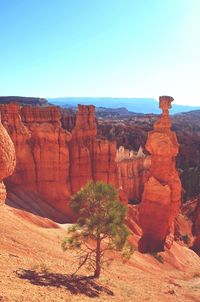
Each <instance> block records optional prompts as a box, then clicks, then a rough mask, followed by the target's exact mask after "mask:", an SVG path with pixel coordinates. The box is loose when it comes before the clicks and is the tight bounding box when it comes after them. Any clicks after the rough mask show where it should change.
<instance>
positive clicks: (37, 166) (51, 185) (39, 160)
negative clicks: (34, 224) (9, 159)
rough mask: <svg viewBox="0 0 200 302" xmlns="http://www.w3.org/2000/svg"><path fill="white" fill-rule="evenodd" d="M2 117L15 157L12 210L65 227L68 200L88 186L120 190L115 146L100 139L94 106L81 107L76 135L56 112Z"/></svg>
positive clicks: (34, 110) (30, 110) (16, 111)
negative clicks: (89, 183) (98, 182)
mask: <svg viewBox="0 0 200 302" xmlns="http://www.w3.org/2000/svg"><path fill="white" fill-rule="evenodd" d="M0 111H1V115H2V123H3V125H4V126H5V127H6V129H7V131H8V133H9V134H10V137H11V139H12V141H13V143H14V146H15V150H16V156H17V166H16V169H15V172H14V173H13V175H12V176H10V177H9V178H8V179H7V180H6V185H7V188H8V192H9V194H8V195H9V196H8V202H9V204H10V205H12V206H16V207H20V208H23V209H25V210H28V211H31V212H33V213H35V214H40V215H42V216H45V217H46V216H47V217H49V218H51V219H53V220H56V221H58V222H67V221H72V220H73V214H72V211H71V209H70V207H69V201H70V197H71V195H72V194H73V193H75V192H77V191H78V190H79V189H80V188H81V187H82V186H83V185H85V184H86V183H87V181H89V180H95V181H96V180H102V181H104V182H107V183H112V184H113V185H115V186H116V187H117V166H116V163H115V157H116V143H115V142H109V141H107V140H97V139H96V131H97V130H96V119H95V113H94V106H79V107H78V112H77V117H76V125H75V127H74V128H73V130H72V133H71V132H69V131H66V130H65V129H64V128H63V127H62V125H61V113H60V109H59V108H58V107H54V106H50V107H31V106H24V107H20V106H19V105H18V104H9V105H1V106H0ZM11 143H12V142H11ZM13 143H12V146H13ZM13 148H14V147H13ZM7 155H9V152H7ZM6 176H8V175H6ZM2 188H3V187H2ZM2 190H3V189H2ZM0 194H1V191H0ZM2 194H3V193H2Z"/></svg>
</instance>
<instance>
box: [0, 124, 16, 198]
mask: <svg viewBox="0 0 200 302" xmlns="http://www.w3.org/2000/svg"><path fill="white" fill-rule="evenodd" d="M15 164H16V158H15V148H14V145H13V142H12V141H11V139H10V137H9V135H8V133H7V131H6V129H5V128H4V127H3V125H2V123H1V121H0V204H2V203H4V202H5V199H6V189H5V186H4V183H3V179H4V178H6V177H8V176H9V175H11V174H12V173H13V171H14V168H15Z"/></svg>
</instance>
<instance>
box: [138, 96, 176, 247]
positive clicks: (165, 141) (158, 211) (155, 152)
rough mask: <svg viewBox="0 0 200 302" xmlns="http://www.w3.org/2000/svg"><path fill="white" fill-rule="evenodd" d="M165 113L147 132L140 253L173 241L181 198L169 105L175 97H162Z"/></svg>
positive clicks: (140, 217)
mask: <svg viewBox="0 0 200 302" xmlns="http://www.w3.org/2000/svg"><path fill="white" fill-rule="evenodd" d="M159 100H160V108H161V109H162V111H163V113H162V115H161V117H160V118H159V119H158V121H156V122H155V124H154V130H153V131H151V132H150V133H149V134H148V139H147V143H146V149H147V150H148V151H149V152H150V154H151V167H150V177H149V179H148V181H147V182H146V183H145V185H144V192H143V196H142V203H141V208H140V215H139V220H140V225H141V228H142V231H143V235H142V238H141V240H140V242H139V249H140V251H141V252H158V251H162V250H164V246H167V247H168V248H170V247H171V245H172V243H173V233H174V220H175V217H176V215H177V213H178V211H179V207H180V201H181V182H180V179H179V174H178V172H177V170H176V166H175V157H176V156H177V154H178V142H177V138H176V134H175V133H174V132H172V131H171V129H170V128H171V121H170V118H169V108H171V102H172V101H173V98H171V97H167V96H162V97H160V99H159Z"/></svg>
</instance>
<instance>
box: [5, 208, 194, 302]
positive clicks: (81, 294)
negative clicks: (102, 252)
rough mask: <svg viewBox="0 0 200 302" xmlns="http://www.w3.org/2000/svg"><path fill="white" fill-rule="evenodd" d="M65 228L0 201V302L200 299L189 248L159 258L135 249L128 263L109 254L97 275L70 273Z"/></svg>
mask: <svg viewBox="0 0 200 302" xmlns="http://www.w3.org/2000/svg"><path fill="white" fill-rule="evenodd" d="M22 216H24V217H22ZM42 226H43V227H42ZM44 226H45V228H44ZM48 226H49V228H47V227H48ZM65 233H66V230H65V229H64V228H55V226H54V224H52V223H50V222H48V221H45V223H44V219H40V218H37V217H34V216H33V215H29V214H28V215H24V214H23V212H21V213H20V211H16V210H13V209H12V208H9V207H8V206H5V205H4V206H0V302H25V301H26V302H61V301H62V302H71V301H73V302H75V301H78V302H81V301H98V302H100V301H107V302H111V301H115V302H122V301H123V302H129V301H130V302H132V301H134V302H137V301H140V302H143V301H150V302H166V301H167V302H190V301H196V302H200V258H199V257H198V256H197V255H196V254H195V253H194V252H192V251H190V250H189V249H187V248H185V247H181V246H179V245H178V244H176V243H175V244H174V245H173V247H172V249H171V250H170V251H167V252H163V253H159V255H160V257H157V255H149V254H146V255H143V254H140V253H139V252H137V251H136V252H135V253H134V254H133V256H132V258H131V260H130V261H128V262H127V263H123V262H122V260H121V258H120V256H119V254H118V253H113V257H114V261H113V263H112V264H111V266H110V267H108V268H107V269H106V270H105V271H103V273H102V275H101V277H100V279H99V280H96V279H93V278H92V277H91V275H92V272H87V271H85V270H82V271H80V274H79V275H78V276H74V277H73V276H72V275H71V274H72V273H73V272H74V270H75V268H76V263H74V260H75V255H74V253H73V252H71V251H70V252H69V251H67V252H65V253H64V252H63V251H62V249H61V242H62V240H63V238H64V237H65ZM160 260H162V261H160ZM162 262H163V263H162Z"/></svg>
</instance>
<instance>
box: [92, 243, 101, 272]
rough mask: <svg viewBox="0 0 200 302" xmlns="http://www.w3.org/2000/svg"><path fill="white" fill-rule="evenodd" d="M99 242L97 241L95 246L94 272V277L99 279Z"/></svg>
mask: <svg viewBox="0 0 200 302" xmlns="http://www.w3.org/2000/svg"><path fill="white" fill-rule="evenodd" d="M100 247H101V240H100V239H97V246H96V268H95V272H94V277H95V278H99V276H100V273H101V263H100V262H101V261H100V260H101V249H100Z"/></svg>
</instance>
